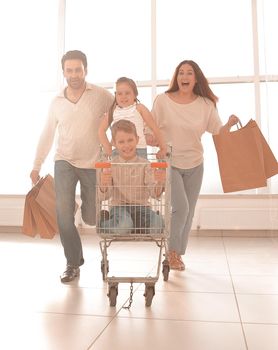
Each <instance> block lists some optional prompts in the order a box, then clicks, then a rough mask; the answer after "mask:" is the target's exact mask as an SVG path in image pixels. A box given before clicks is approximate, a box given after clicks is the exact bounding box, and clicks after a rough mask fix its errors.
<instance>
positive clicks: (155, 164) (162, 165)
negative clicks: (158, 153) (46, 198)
mask: <svg viewBox="0 0 278 350" xmlns="http://www.w3.org/2000/svg"><path fill="white" fill-rule="evenodd" d="M151 167H152V168H161V169H166V168H168V163H167V162H153V163H151Z"/></svg>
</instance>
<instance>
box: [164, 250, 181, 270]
mask: <svg viewBox="0 0 278 350" xmlns="http://www.w3.org/2000/svg"><path fill="white" fill-rule="evenodd" d="M167 258H168V260H169V266H170V269H171V270H179V271H183V270H184V269H185V266H184V263H183V261H182V260H181V256H180V255H178V254H177V253H176V252H175V251H173V250H170V251H169V252H168V254H167Z"/></svg>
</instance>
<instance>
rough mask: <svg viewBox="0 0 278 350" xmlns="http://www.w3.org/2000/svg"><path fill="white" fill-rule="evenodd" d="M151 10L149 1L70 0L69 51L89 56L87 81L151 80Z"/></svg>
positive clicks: (67, 29)
mask: <svg viewBox="0 0 278 350" xmlns="http://www.w3.org/2000/svg"><path fill="white" fill-rule="evenodd" d="M150 10H151V6H150V1H149V0H138V1H130V0H117V1H111V0H102V1H91V0H78V1H76V0H67V7H66V50H73V49H80V50H82V51H84V53H85V54H86V55H87V56H88V62H89V63H88V81H94V82H114V81H115V80H117V79H118V78H119V77H120V76H127V77H130V78H132V79H134V80H150V78H151V71H150V67H151V55H150V53H151V51H150V48H151V35H150V33H151V30H150V28H151V20H150ZM81 19H82V20H81Z"/></svg>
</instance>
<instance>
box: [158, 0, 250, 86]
mask: <svg viewBox="0 0 278 350" xmlns="http://www.w3.org/2000/svg"><path fill="white" fill-rule="evenodd" d="M251 14H252V11H251V1H250V0H234V1H223V0H211V1H206V0H195V1H180V0H172V1H164V0H157V60H158V62H157V73H158V79H169V78H170V77H172V75H173V72H174V69H175V67H176V66H177V65H178V63H179V62H181V61H182V60H184V59H192V60H194V61H196V62H197V63H198V64H199V65H200V67H201V69H202V70H203V71H204V73H205V75H206V76H210V77H213V76H238V75H239V76H242V75H250V74H252V73H253V56H252V55H253V51H252V50H253V49H252V21H251Z"/></svg>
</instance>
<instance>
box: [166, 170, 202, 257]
mask: <svg viewBox="0 0 278 350" xmlns="http://www.w3.org/2000/svg"><path fill="white" fill-rule="evenodd" d="M203 171H204V168H203V163H202V164H200V165H198V166H197V167H195V168H192V169H178V168H175V167H172V168H171V201H172V217H171V232H170V238H169V250H174V251H176V252H177V253H178V254H179V255H183V254H184V253H185V250H186V247H187V242H188V236H189V233H190V230H191V226H192V220H193V216H194V212H195V207H196V203H197V199H198V196H199V193H200V189H201V185H202V179H203Z"/></svg>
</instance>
